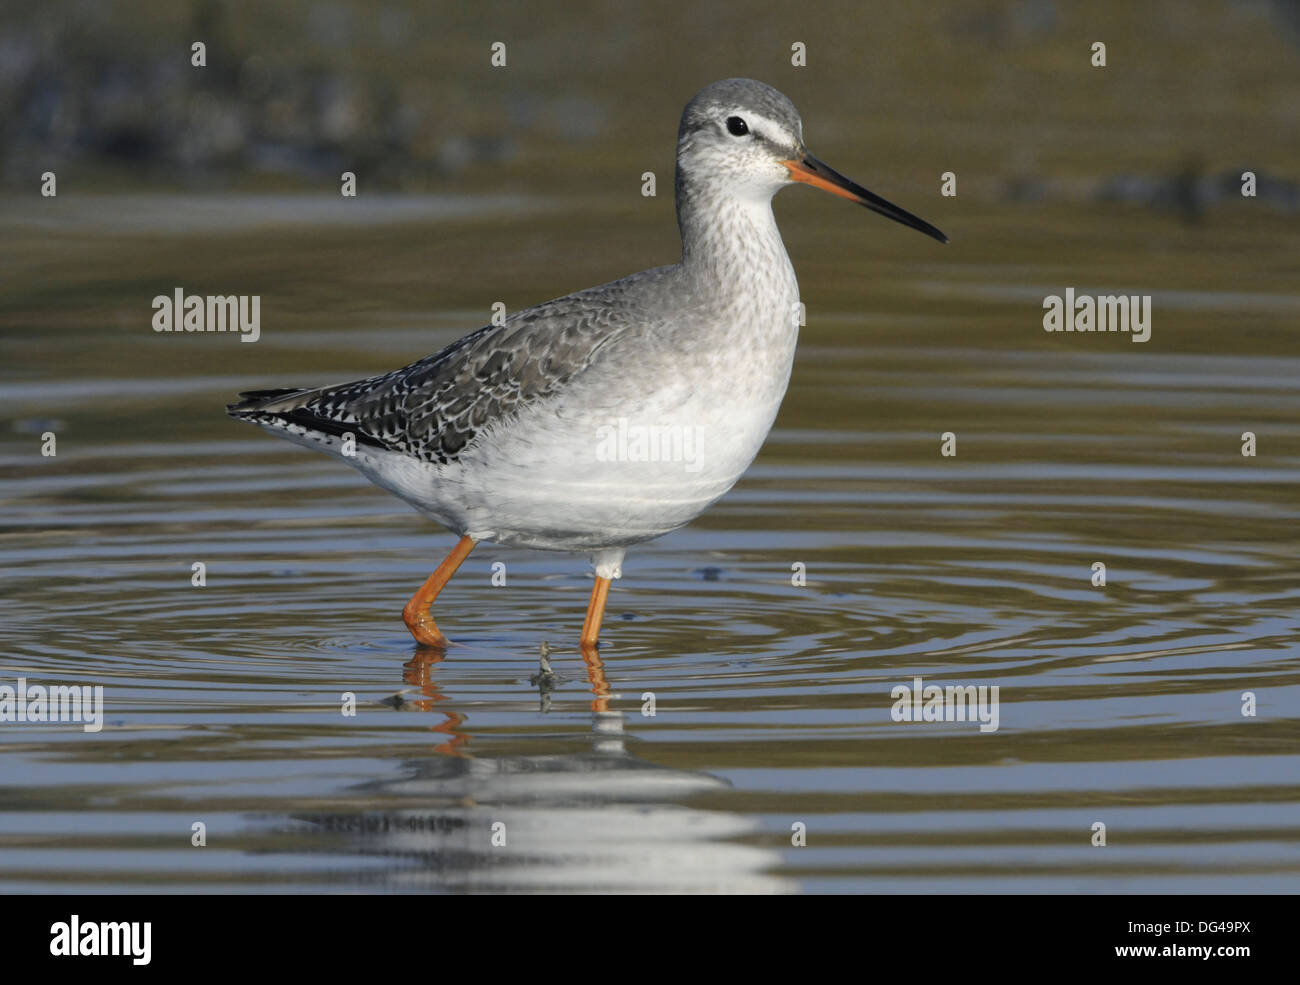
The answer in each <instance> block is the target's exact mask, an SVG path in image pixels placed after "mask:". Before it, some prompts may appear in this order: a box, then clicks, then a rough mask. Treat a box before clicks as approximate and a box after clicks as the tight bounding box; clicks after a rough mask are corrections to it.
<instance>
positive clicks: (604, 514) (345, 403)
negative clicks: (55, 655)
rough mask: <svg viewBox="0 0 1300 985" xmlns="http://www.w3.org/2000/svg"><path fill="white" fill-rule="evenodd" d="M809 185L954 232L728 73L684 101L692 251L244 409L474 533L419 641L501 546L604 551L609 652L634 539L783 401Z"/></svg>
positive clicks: (737, 464)
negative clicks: (888, 194)
mask: <svg viewBox="0 0 1300 985" xmlns="http://www.w3.org/2000/svg"><path fill="white" fill-rule="evenodd" d="M795 182H802V183H804V184H808V185H812V186H813V187H815V188H821V189H824V190H825V191H828V192H831V193H832V194H835V195H839V196H841V197H843V198H847V199H848V200H849V201H851V202H856V203H858V204H859V205H863V206H866V207H867V208H868V209H871V210H872V211H873V212H878V213H880V214H881V215H884V216H888V217H889V218H891V219H894V220H895V221H897V222H901V223H903V224H904V225H906V226H910V227H911V228H913V229H917V230H920V231H921V232H923V233H925V234H926V235H928V236H931V237H933V238H934V239H937V240H939V241H940V242H947V237H945V236H944V235H943V233H941V232H940V231H939V230H938V229H936V228H935V227H934V226H932V225H930V224H929V223H927V222H924V221H923V220H921V219H918V218H917V217H916V216H914V215H912V214H911V213H909V212H905V211H904V210H903V209H900V208H898V207H897V206H896V205H892V204H890V203H889V202H887V201H885V200H884V199H883V198H880V197H879V196H877V195H874V194H872V193H871V192H869V191H867V190H866V189H865V188H862V187H860V186H859V185H856V184H854V183H853V182H852V181H850V180H849V179H848V178H845V177H844V176H843V175H841V174H839V173H837V172H836V171H833V170H831V168H829V167H827V166H826V165H825V164H823V163H822V162H821V161H819V160H817V159H816V158H815V157H813V156H812V155H811V154H809V153H808V151H807V149H806V148H805V147H804V142H803V124H802V121H801V120H800V117H799V113H798V112H797V111H796V110H795V108H794V105H793V104H792V103H791V102H790V100H789V99H787V98H786V97H785V96H784V95H782V94H781V93H780V92H777V91H776V90H775V89H773V88H772V87H771V86H767V85H764V84H763V83H761V82H754V81H752V80H749V79H726V80H724V81H722V82H717V83H714V84H713V85H711V86H708V87H707V88H705V89H702V90H701V91H700V92H699V93H697V94H696V95H695V97H694V98H693V99H691V101H690V102H689V103H687V105H686V109H685V110H684V111H683V113H682V118H681V125H680V127H679V129H678V133H677V172H676V198H677V222H678V226H679V227H680V229H681V237H682V258H681V261H680V262H679V263H675V264H672V265H671V266H667V267H657V268H655V269H653V270H645V271H642V272H641V273H639V274H633V275H632V276H630V277H624V278H623V279H622V280H616V281H613V282H612V283H609V284H604V285H602V286H600V287H593V288H590V289H588V290H585V291H579V292H577V293H576V294H570V295H567V296H565V297H562V298H558V299H556V300H554V301H548V302H546V303H545V304H539V305H537V306H536V307H533V308H528V309H526V310H523V311H519V312H516V313H515V314H513V315H511V316H510V317H508V318H507V319H505V321H504V323H503V324H500V325H489V326H487V327H484V328H480V329H479V330H478V331H476V332H472V333H470V334H469V335H466V336H465V337H464V338H462V339H460V340H459V341H458V342H454V343H452V344H451V345H449V346H447V348H445V349H443V350H442V351H441V352H439V353H436V354H435V355H432V356H429V357H427V358H425V359H421V360H420V361H418V362H415V363H412V364H411V365H409V366H405V367H403V368H401V369H397V370H394V371H393V372H391V373H385V374H383V375H382V376H374V377H371V378H369V379H364V380H358V381H356V382H352V383H342V384H339V385H336V386H325V387H310V388H306V389H299V388H291V389H279V390H257V391H252V392H249V393H243V394H240V396H241V397H243V398H244V399H243V400H242V401H241V402H239V403H236V404H232V405H231V406H230V408H229V412H230V414H231V415H232V416H234V417H237V418H240V419H241V420H245V421H252V422H253V423H255V424H259V425H261V426H262V427H264V428H266V429H267V430H268V431H271V432H273V433H275V434H278V435H280V436H281V437H284V438H287V439H289V440H290V441H294V442H297V443H298V444H301V445H306V446H307V447H309V448H317V449H320V450H323V451H327V452H330V453H332V454H334V455H337V456H339V457H341V458H343V460H344V461H345V462H347V463H348V464H349V465H351V466H353V467H354V468H356V469H358V470H359V471H360V472H361V473H362V474H363V475H365V476H366V478H368V479H369V480H370V481H371V482H373V483H375V484H376V485H378V486H380V487H381V488H383V489H386V490H388V491H389V492H391V493H393V494H394V495H396V496H398V497H400V498H401V499H403V500H405V501H406V502H408V503H410V504H411V505H412V506H414V507H415V508H416V509H417V510H419V511H420V512H421V513H424V514H425V515H427V516H429V517H431V518H432V519H434V520H436V521H438V522H439V523H441V524H442V525H443V526H445V527H447V528H448V529H449V530H451V531H452V532H453V533H456V534H458V535H459V536H460V541H459V543H457V545H456V547H455V548H454V549H453V550H452V552H451V554H450V555H449V556H448V557H447V559H446V560H445V561H443V562H442V564H441V565H439V566H438V568H437V570H436V571H434V573H433V574H432V575H431V576H430V577H429V579H428V580H427V581H426V582H425V583H424V585H423V586H422V587H421V588H420V589H419V591H417V592H416V593H415V595H414V596H412V597H411V600H410V601H409V602H408V603H407V604H406V608H405V609H404V610H403V613H402V615H403V618H404V620H405V622H406V625H407V628H408V629H410V631H411V635H412V636H414V637H415V639H416V641H417V642H418V643H420V644H422V645H425V646H431V647H442V646H445V645H446V643H447V638H446V637H445V636H444V635H443V634H442V632H441V631H440V630H439V629H438V627H437V625H436V624H435V623H434V621H433V616H432V614H431V611H430V606H431V604H432V603H433V601H434V599H436V598H437V596H438V593H439V592H440V591H441V590H442V588H443V586H445V585H446V584H447V582H448V581H449V580H450V578H451V576H452V575H453V574H454V573H455V571H456V569H457V568H458V567H459V566H460V564H461V562H462V561H464V560H465V558H466V556H467V555H468V554H469V552H470V551H471V550H472V549H473V547H474V545H475V544H477V543H478V542H479V541H491V542H493V543H496V544H504V545H515V546H520V547H532V548H540V549H542V550H553V551H580V552H584V553H588V554H590V555H591V557H592V562H593V564H594V566H595V574H596V582H595V586H594V588H593V589H592V592H591V600H590V603H589V605H588V607H587V618H586V622H585V623H584V625H583V628H582V646H583V649H584V652H585V651H588V650H591V649H593V648H594V647H595V645H596V641H597V637H598V635H599V633H600V624H601V618H602V616H603V614H604V610H605V600H606V598H607V596H608V593H609V586H610V581H611V579H614V578H619V577H621V574H622V562H623V556H624V553H625V552H626V550H627V548H628V547H629V546H631V545H633V544H637V543H640V542H642V541H647V540H650V539H651V538H654V537H658V536H660V535H661V534H665V533H667V532H668V531H670V530H675V529H676V528H678V527H681V526H683V525H684V524H686V523H689V522H690V521H691V520H693V519H694V518H695V517H697V516H699V515H700V513H702V512H703V511H704V510H705V509H707V508H708V507H709V506H710V505H711V504H712V503H714V502H715V501H716V500H718V499H719V498H720V497H721V496H722V495H723V494H724V493H725V492H726V491H727V490H728V489H730V488H731V487H732V486H733V485H734V484H735V483H736V480H737V479H739V478H740V476H741V475H742V474H743V473H744V472H745V470H746V469H747V468H748V467H749V465H750V463H751V462H752V461H753V460H754V457H755V456H756V455H757V454H758V450H759V448H760V447H761V446H762V444H763V441H764V440H765V439H766V438H767V433H768V431H769V430H770V429H771V427H772V422H773V420H775V418H776V413H777V410H778V409H779V408H780V406H781V399H782V397H783V396H784V395H785V390H786V385H787V383H788V382H789V379H790V368H791V364H792V361H793V358H794V350H795V341H796V338H797V336H798V317H797V311H798V302H799V289H798V285H797V283H796V282H795V276H794V270H793V269H792V268H791V266H790V258H789V257H788V256H787V255H786V252H785V245H784V244H783V243H782V242H781V234H780V233H779V232H778V230H777V228H776V220H775V218H774V217H773V215H772V197H773V196H774V195H775V194H776V193H777V192H778V191H780V190H781V189H782V188H784V187H785V186H786V185H789V184H792V183H795ZM647 434H655V435H660V436H662V435H664V434H668V435H676V436H681V435H689V436H690V439H691V448H692V454H690V455H689V456H686V455H681V454H677V455H673V454H667V455H665V454H662V453H647V449H646V447H645V441H644V439H645V436H646V435H647ZM349 435H350V436H351V438H348V436H349ZM611 435H618V436H621V437H623V438H625V439H626V440H619V441H614V442H611V441H610V440H609V439H610V436H611ZM629 436H630V437H629ZM349 452H351V453H350V454H349ZM652 452H662V444H656V445H655V448H654V449H652Z"/></svg>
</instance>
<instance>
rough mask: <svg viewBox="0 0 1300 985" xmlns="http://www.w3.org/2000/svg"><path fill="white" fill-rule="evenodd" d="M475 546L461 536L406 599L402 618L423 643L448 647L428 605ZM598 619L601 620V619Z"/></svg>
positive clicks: (416, 640)
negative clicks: (449, 551)
mask: <svg viewBox="0 0 1300 985" xmlns="http://www.w3.org/2000/svg"><path fill="white" fill-rule="evenodd" d="M473 549H474V541H473V540H471V539H470V538H469V537H462V538H461V539H460V543H458V544H457V545H456V546H455V547H454V548H453V549H452V552H451V553H450V554H448V555H447V560H445V561H443V562H442V564H440V565H438V570H437V571H435V572H434V573H433V574H431V575H430V576H429V580H428V581H426V582H425V583H424V584H423V585H421V586H420V590H419V591H418V592H416V593H415V594H414V595H412V596H411V601H409V602H407V603H406V608H404V609H403V610H402V621H403V622H405V623H406V628H407V629H409V630H410V631H411V635H412V636H414V637H415V642H417V643H419V644H420V645H421V646H438V647H445V646H446V645H447V637H445V636H443V635H442V631H441V630H439V629H438V625H437V623H435V622H434V621H433V614H432V613H430V612H429V606H431V605H433V600H434V599H436V598H437V597H438V593H439V592H441V591H442V589H443V586H445V585H446V584H447V582H449V581H451V576H452V575H454V574H455V573H456V569H457V568H459V567H460V564H461V562H462V561H464V560H465V558H467V557H469V552H470V551H472V550H473ZM597 622H598V623H599V620H598V621H597Z"/></svg>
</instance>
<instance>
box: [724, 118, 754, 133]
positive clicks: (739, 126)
mask: <svg viewBox="0 0 1300 985" xmlns="http://www.w3.org/2000/svg"><path fill="white" fill-rule="evenodd" d="M727 132H728V133H729V134H731V135H732V136H733V137H743V136H744V135H745V134H747V133H749V124H747V123H746V122H745V121H744V120H742V119H741V118H740V117H739V116H728V117H727Z"/></svg>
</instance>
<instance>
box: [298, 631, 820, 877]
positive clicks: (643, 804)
mask: <svg viewBox="0 0 1300 985" xmlns="http://www.w3.org/2000/svg"><path fill="white" fill-rule="evenodd" d="M553 656H554V654H553V652H552V651H551V650H550V648H549V647H546V646H543V648H542V651H541V653H540V655H539V668H538V672H537V673H536V674H535V675H533V676H532V677H531V678H530V681H531V684H532V686H533V687H535V688H537V691H538V694H539V698H540V700H541V703H542V704H541V708H542V711H544V712H545V711H546V710H547V709H548V708H549V707H550V701H551V697H552V695H553V694H556V693H558V694H562V693H563V691H562V686H563V684H564V683H565V681H564V678H563V677H562V676H561V675H560V674H559V673H557V672H556V671H555V669H554V668H553V667H552V665H551V661H552V658H553ZM582 657H583V664H584V666H585V669H586V677H587V682H586V683H587V688H588V690H589V692H590V694H591V699H590V702H589V705H590V709H591V719H590V725H589V727H588V728H586V729H582V730H580V731H573V732H570V733H569V734H566V735H563V736H560V737H556V736H555V735H553V734H550V735H548V736H547V739H548V742H549V744H551V745H554V744H555V742H556V741H561V742H569V743H572V742H574V741H581V742H585V743H587V748H585V749H582V750H580V751H577V752H559V753H550V754H513V753H512V754H504V755H500V754H497V755H488V754H486V753H483V752H482V750H478V751H477V754H476V751H475V750H472V749H471V748H470V744H471V739H472V725H471V722H470V718H471V715H470V714H465V713H462V712H459V711H456V710H455V709H454V708H453V707H452V704H453V703H454V702H453V700H452V699H451V698H450V697H449V696H448V695H447V694H446V693H444V691H443V686H442V685H440V684H439V682H438V676H439V670H440V668H439V665H440V664H441V663H442V658H443V655H442V654H441V653H440V652H438V651H432V650H426V649H420V650H417V651H416V652H415V654H414V655H413V656H412V657H411V659H410V660H408V661H407V662H406V663H405V664H404V665H403V671H402V680H403V681H404V682H405V684H406V685H407V686H408V688H409V690H410V691H413V692H415V696H414V697H405V696H403V695H398V696H397V698H396V700H390V701H388V702H386V703H387V704H390V705H392V706H394V707H397V708H399V709H401V710H403V711H407V712H415V713H417V714H427V715H431V716H433V717H434V718H436V719H437V721H435V723H434V724H432V725H430V726H429V728H430V730H431V731H432V732H434V733H437V734H438V735H440V736H445V737H446V738H445V741H441V742H438V743H437V744H435V745H433V746H431V747H430V749H429V752H428V754H427V755H423V756H420V757H416V758H406V759H404V760H402V761H401V763H400V765H399V766H398V767H397V768H396V769H395V770H394V772H393V773H392V774H391V775H388V776H381V777H377V778H375V779H373V780H369V781H367V782H364V783H361V784H358V785H355V786H352V787H349V788H347V789H346V790H345V791H342V794H343V795H344V796H346V797H347V798H348V799H349V801H351V802H352V803H353V804H354V805H355V806H354V807H352V808H351V809H344V810H338V811H333V812H320V813H316V812H313V813H305V814H295V815H293V816H292V819H291V825H292V828H293V829H294V833H295V834H297V835H298V836H299V837H300V838H301V837H307V838H310V839H312V840H315V841H316V842H317V848H318V850H320V851H324V852H328V853H330V854H335V855H338V856H340V863H341V864H342V865H344V866H347V867H351V866H348V863H347V862H344V861H343V859H347V858H350V859H352V860H353V863H354V866H355V871H354V873H353V875H352V877H353V878H355V880H356V881H357V882H359V883H363V884H366V885H369V886H371V887H375V888H383V889H391V890H399V891H401V890H415V891H421V890H423V891H486V892H505V891H534V892H535V891H548V890H550V891H557V890H558V891H565V890H568V891H584V890H587V891H596V890H625V891H670V892H671V891H687V892H691V891H705V892H708V891H724V892H755V893H758V892H782V891H790V890H792V889H793V888H794V887H793V884H791V883H788V882H787V881H786V880H783V879H780V878H777V877H774V876H771V875H769V874H768V873H769V872H770V871H772V870H774V869H775V868H776V867H777V866H778V864H779V862H780V858H779V856H778V855H777V854H776V853H775V852H773V851H771V850H769V849H766V848H760V847H757V846H755V845H752V844H747V843H746V841H747V840H748V839H751V838H753V837H754V836H755V834H756V830H757V824H756V822H754V821H753V820H751V819H749V818H746V817H743V816H741V815H738V814H734V813H732V812H730V811H725V810H717V809H701V808H698V807H693V806H690V803H691V801H692V800H694V799H697V798H699V797H702V796H704V797H707V796H709V795H715V796H716V795H717V794H718V793H719V792H720V791H725V790H726V789H728V788H729V784H728V783H726V782H725V781H723V780H721V779H719V778H717V777H714V776H711V775H709V774H707V773H703V772H697V771H693V770H682V769H675V768H672V767H665V766H659V765H657V764H654V763H650V762H646V761H644V760H642V759H639V758H638V757H636V756H635V755H633V754H632V753H631V752H629V751H628V748H627V742H626V732H625V726H626V721H625V714H624V712H622V711H620V710H618V709H617V708H614V707H611V702H612V701H613V700H614V696H613V695H612V693H611V689H610V685H609V681H608V679H607V677H606V673H605V667H604V664H603V662H602V661H601V659H600V656H599V654H598V653H596V652H595V649H594V648H591V649H590V650H587V651H584V652H583V653H582ZM408 693H409V692H408ZM557 721H559V722H562V721H565V719H564V718H560V719H558V720H557ZM491 738H492V739H494V740H495V739H498V738H500V736H499V734H494V735H492V736H491ZM514 747H515V748H518V742H516V743H515V746H514ZM313 836H314V837H313Z"/></svg>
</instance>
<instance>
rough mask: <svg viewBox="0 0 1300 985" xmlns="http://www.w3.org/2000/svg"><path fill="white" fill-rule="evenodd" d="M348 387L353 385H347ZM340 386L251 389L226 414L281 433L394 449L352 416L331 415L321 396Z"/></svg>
mask: <svg viewBox="0 0 1300 985" xmlns="http://www.w3.org/2000/svg"><path fill="white" fill-rule="evenodd" d="M347 386H350V384H349V385H347ZM339 389H342V388H340V387H307V388H303V387H280V388H279V389H275V390H247V391H245V392H243V393H241V394H240V395H239V396H240V397H241V398H242V399H240V400H239V401H238V402H237V403H233V404H227V405H226V413H227V414H229V415H230V416H231V417H233V418H236V419H237V420H241V421H250V422H251V423H253V424H260V425H262V426H263V427H268V428H273V429H275V430H278V431H285V432H290V433H297V434H300V435H301V434H302V433H303V431H306V432H315V433H316V434H318V435H332V436H334V437H341V436H343V435H345V434H350V435H352V436H353V438H354V439H355V440H356V441H357V443H358V444H365V445H372V446H374V447H377V448H386V449H390V450H391V446H390V445H389V444H388V442H386V441H383V440H381V439H380V438H378V437H376V436H375V435H373V434H370V433H368V432H367V431H366V430H365V429H364V428H362V427H360V426H359V424H358V422H357V421H356V420H355V419H349V418H350V417H351V415H348V414H339V413H338V412H337V410H335V411H334V413H333V414H331V413H330V412H329V411H328V410H327V408H328V406H329V405H328V404H327V403H326V402H325V401H322V400H321V399H320V398H321V397H326V396H329V395H330V393H331V392H333V391H336V390H339Z"/></svg>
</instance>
